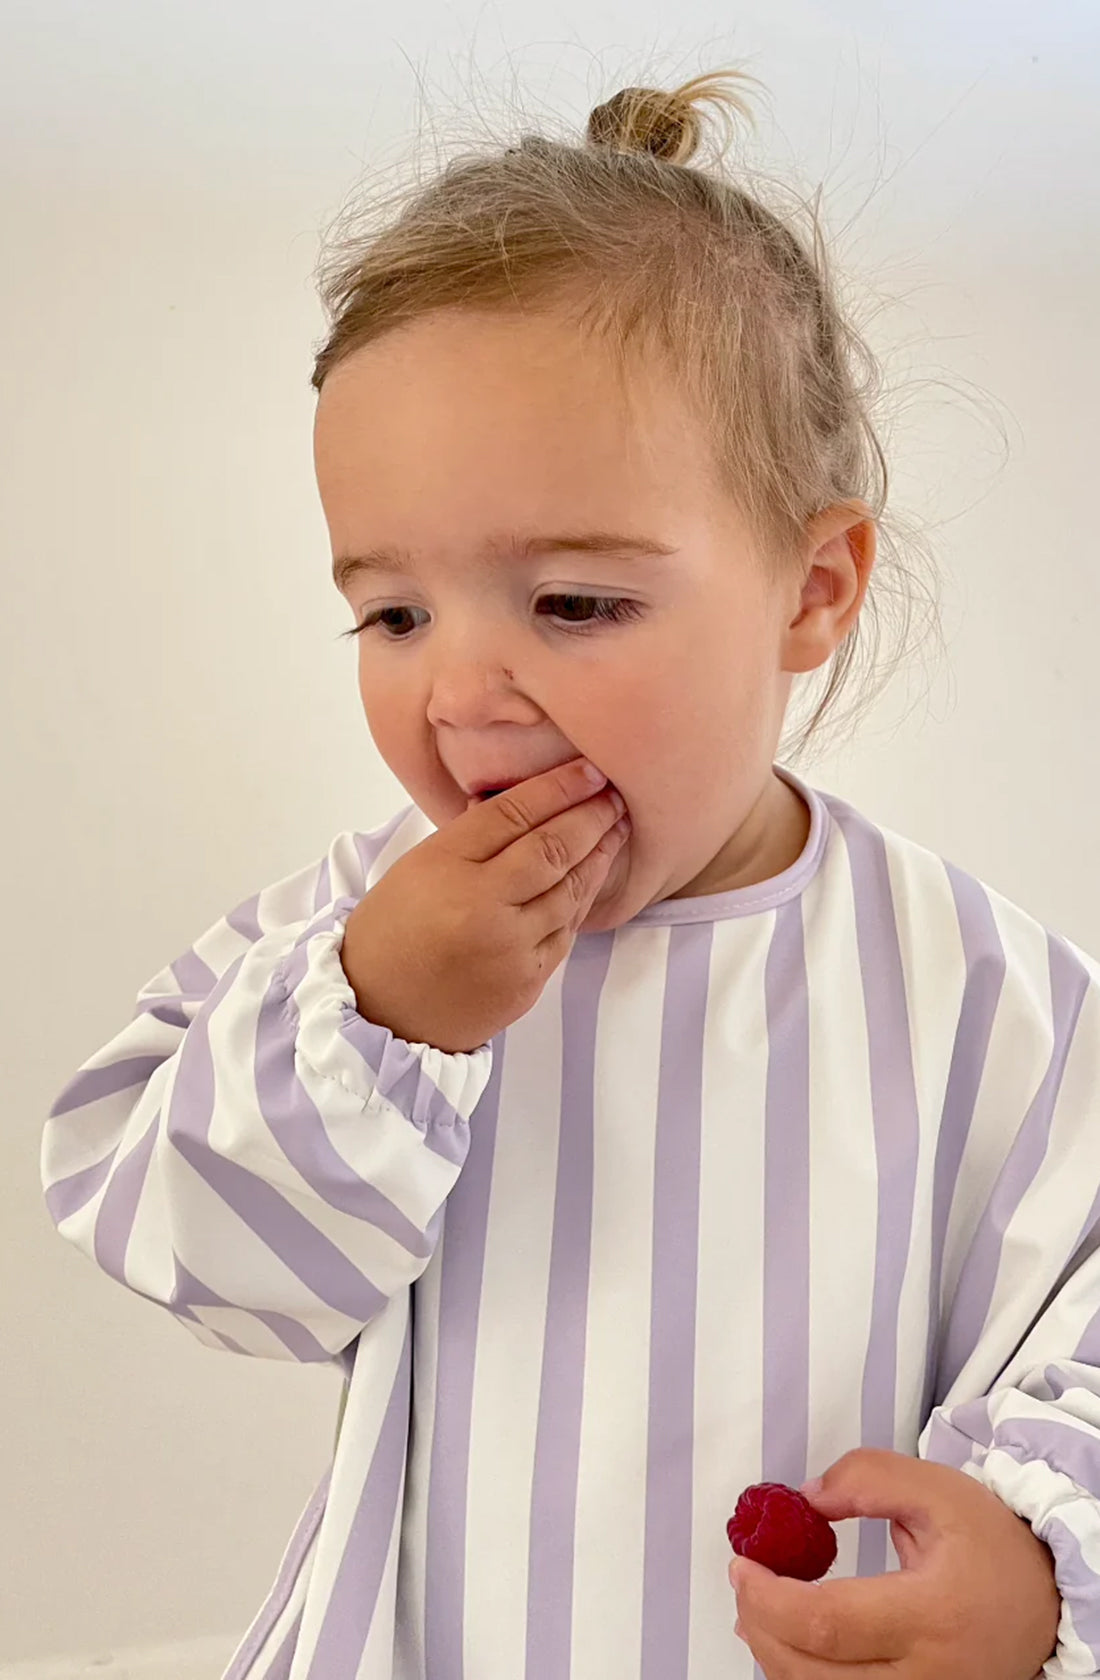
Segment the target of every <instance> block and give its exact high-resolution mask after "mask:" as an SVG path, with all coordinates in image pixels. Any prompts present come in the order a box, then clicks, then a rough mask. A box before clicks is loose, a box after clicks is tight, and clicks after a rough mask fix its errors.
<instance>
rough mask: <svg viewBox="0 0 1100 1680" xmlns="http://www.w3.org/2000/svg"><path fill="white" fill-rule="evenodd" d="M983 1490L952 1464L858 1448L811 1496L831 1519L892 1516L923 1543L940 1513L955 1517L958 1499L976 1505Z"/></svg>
mask: <svg viewBox="0 0 1100 1680" xmlns="http://www.w3.org/2000/svg"><path fill="white" fill-rule="evenodd" d="M984 1491H986V1490H984V1489H982V1488H981V1487H980V1486H979V1484H978V1483H977V1482H974V1481H973V1480H972V1479H971V1478H970V1477H965V1476H963V1475H962V1474H961V1473H960V1472H959V1471H958V1470H955V1469H952V1467H951V1466H950V1465H946V1464H933V1463H931V1462H929V1461H928V1460H927V1459H921V1458H914V1457H912V1456H911V1455H910V1454H909V1453H899V1452H892V1451H890V1450H889V1449H888V1448H886V1447H856V1448H853V1450H852V1451H851V1452H846V1453H845V1454H844V1455H843V1457H841V1458H838V1459H837V1461H836V1463H835V1464H833V1465H831V1466H830V1467H829V1469H828V1470H826V1472H825V1474H824V1476H822V1478H821V1486H820V1488H814V1489H812V1490H811V1491H809V1492H808V1493H807V1497H808V1499H809V1501H810V1503H811V1505H813V1506H814V1508H815V1509H816V1510H818V1511H820V1512H821V1514H822V1516H823V1517H825V1518H827V1520H828V1521H829V1522H840V1521H842V1520H843V1519H845V1518H848V1517H886V1518H891V1519H893V1520H895V1521H897V1522H900V1523H901V1524H902V1525H903V1526H904V1527H905V1528H906V1529H908V1530H909V1532H910V1534H912V1535H913V1536H914V1538H915V1539H916V1540H917V1541H918V1543H920V1542H927V1540H929V1539H931V1538H932V1537H933V1536H934V1534H935V1533H936V1531H937V1530H938V1529H939V1527H940V1519H941V1518H942V1517H944V1516H946V1517H948V1518H950V1517H953V1516H956V1515H957V1513H958V1509H959V1502H960V1500H968V1501H969V1502H970V1503H971V1504H972V1503H973V1502H974V1501H975V1500H979V1501H980V1499H981V1495H982V1493H983V1492H984Z"/></svg>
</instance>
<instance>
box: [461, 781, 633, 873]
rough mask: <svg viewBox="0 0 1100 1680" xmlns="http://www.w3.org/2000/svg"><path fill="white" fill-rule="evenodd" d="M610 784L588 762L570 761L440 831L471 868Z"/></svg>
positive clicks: (503, 794) (519, 783) (488, 802)
mask: <svg viewBox="0 0 1100 1680" xmlns="http://www.w3.org/2000/svg"><path fill="white" fill-rule="evenodd" d="M606 785H607V777H606V776H605V775H604V774H603V771H602V770H597V769H596V767H595V765H590V764H589V763H588V760H587V759H584V758H574V759H570V761H569V763H568V764H559V765H558V766H557V768H556V769H554V770H545V771H543V773H542V775H541V776H530V777H529V778H528V779H527V781H525V782H517V783H516V786H515V787H513V788H508V789H506V790H505V792H504V793H499V794H497V796H496V798H495V799H487V800H486V801H485V802H484V804H481V805H472V806H471V807H470V809H469V810H468V811H465V812H464V813H463V815H462V816H460V817H456V818H455V820H454V822H452V823H448V824H447V825H446V826H445V827H444V828H442V829H440V831H439V838H440V839H441V841H442V843H443V844H445V845H447V846H448V847H450V848H452V849H454V850H455V851H457V852H458V855H459V856H460V857H464V858H468V859H469V861H470V862H471V863H485V862H487V860H488V859H489V858H492V857H496V856H497V854H498V853H499V852H503V851H504V850H505V849H506V848H507V847H509V846H512V845H514V844H515V842H516V841H517V840H518V839H520V838H521V837H522V836H523V835H526V834H530V833H531V832H532V831H533V830H534V829H537V828H538V827H540V825H541V824H542V823H545V822H548V821H550V820H551V818H553V817H557V816H560V815H561V814H562V812H564V811H568V810H569V809H570V807H572V806H574V805H576V804H578V803H579V802H580V801H582V800H588V799H591V798H592V796H593V794H595V793H598V792H599V791H600V789H601V788H603V787H605V786H606Z"/></svg>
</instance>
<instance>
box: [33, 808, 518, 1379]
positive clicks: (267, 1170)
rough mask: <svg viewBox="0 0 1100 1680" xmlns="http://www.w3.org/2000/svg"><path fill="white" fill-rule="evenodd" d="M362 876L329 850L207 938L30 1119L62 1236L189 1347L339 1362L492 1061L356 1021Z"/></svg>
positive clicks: (430, 1237) (412, 1263)
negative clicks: (36, 1121) (350, 934)
mask: <svg viewBox="0 0 1100 1680" xmlns="http://www.w3.org/2000/svg"><path fill="white" fill-rule="evenodd" d="M391 827H392V825H391ZM388 837H389V829H387V830H384V831H380V833H379V834H378V835H375V836H366V837H358V838H359V841H360V843H364V842H365V843H366V844H367V845H368V846H369V845H370V843H371V842H372V841H374V842H375V845H374V851H375V853H377V851H378V850H379V849H380V847H381V844H382V842H383V841H384V840H385V839H387V838H388ZM367 861H368V863H369V862H370V861H372V860H370V859H368V860H367ZM370 873H371V871H370V869H369V868H367V869H366V870H365V864H364V858H363V857H361V856H360V853H359V851H358V849H357V845H356V837H354V836H352V835H350V834H345V835H341V836H338V837H337V839H336V840H335V841H334V842H333V845H332V847H331V848H330V850H329V853H328V855H327V857H326V858H325V859H323V860H322V862H321V864H320V865H313V866H311V867H309V868H308V869H304V870H302V871H300V872H298V873H297V874H295V875H292V876H289V877H287V878H286V879H285V880H283V881H281V882H278V883H277V884H276V885H274V886H272V887H269V888H267V889H266V890H265V891H263V892H261V893H259V894H258V895H256V897H254V898H253V899H250V900H248V901H247V902H246V903H245V904H242V905H240V906H238V907H237V908H236V909H235V910H233V911H231V912H230V913H229V914H228V915H226V916H224V917H222V918H221V919H220V920H219V921H218V922H216V923H215V924H214V925H213V926H212V927H210V928H209V929H208V930H207V931H206V932H205V933H204V934H203V935H202V936H201V938H200V939H198V940H197V941H196V943H195V945H194V946H193V947H192V948H191V949H190V950H189V951H187V952H186V953H185V954H184V955H183V956H182V957H180V958H179V959H177V961H176V962H174V963H172V964H171V965H170V966H169V967H168V968H166V969H164V970H162V971H161V972H160V973H159V974H157V975H156V976H155V977H154V978H153V979H152V980H150V981H149V982H148V983H147V984H146V985H145V986H143V987H142V989H141V991H140V993H139V994H138V999H137V1004H136V1009H135V1012H134V1015H133V1019H132V1020H131V1021H130V1023H129V1024H128V1025H127V1026H126V1027H124V1028H123V1030H122V1031H121V1032H120V1033H118V1034H117V1036H116V1037H115V1038H113V1039H111V1040H110V1042H109V1043H108V1044H106V1045H105V1046H104V1047H103V1048H102V1049H101V1050H99V1051H97V1052H96V1053H95V1054H94V1055H93V1056H91V1057H90V1058H89V1059H88V1060H87V1061H86V1062H85V1063H84V1065H83V1066H82V1067H81V1068H80V1070H79V1071H78V1072H77V1074H76V1075H75V1076H74V1078H73V1079H71V1080H70V1082H69V1083H68V1084H67V1085H66V1087H65V1088H64V1090H63V1091H62V1092H61V1094H60V1096H59V1097H58V1098H57V1100H56V1101H55V1103H54V1104H53V1107H52V1109H51V1111H50V1116H49V1119H48V1122H47V1125H46V1130H45V1136H44V1140H43V1150H42V1175H43V1183H44V1186H45V1190H46V1201H47V1206H48V1208H49V1211H50V1213H51V1216H52V1217H53V1219H54V1221H55V1223H56V1224H57V1226H58V1229H59V1230H60V1232H61V1233H62V1235H63V1236H65V1237H66V1238H68V1239H69V1240H70V1241H71V1242H73V1243H74V1244H75V1246H76V1247H77V1248H79V1249H80V1250H82V1252H84V1253H85V1254H87V1255H88V1256H89V1257H91V1258H92V1259H94V1260H95V1261H96V1262H97V1263H98V1265H100V1266H101V1267H102V1269H103V1270H104V1271H106V1272H107V1273H108V1274H109V1275H110V1276H112V1277H114V1278H116V1279H117V1280H118V1281H119V1282H121V1283H124V1284H125V1285H127V1287H129V1288H130V1289H132V1290H134V1291H135V1292H136V1293H138V1294H140V1295H144V1296H146V1297H147V1298H148V1299H150V1300H152V1301H156V1302H158V1303H159V1304H160V1305H162V1306H164V1307H167V1308H168V1310H169V1311H170V1312H172V1313H173V1314H174V1315H175V1316H176V1317H177V1318H179V1319H180V1320H181V1321H182V1322H183V1323H185V1324H186V1325H187V1326H188V1328H189V1329H190V1330H191V1331H192V1332H193V1333H194V1334H195V1335H196V1336H197V1337H198V1338H199V1339H200V1340H201V1341H203V1342H206V1343H208V1344H209V1345H212V1346H218V1347H225V1348H229V1349H231V1350H233V1351H239V1352H244V1353H249V1354H254V1355H259V1356H264V1357H272V1358H282V1359H297V1360H328V1359H330V1358H332V1357H333V1356H334V1355H336V1354H337V1353H339V1352H340V1351H341V1350H342V1349H343V1348H345V1347H347V1346H348V1344H349V1343H350V1342H351V1341H353V1340H354V1338H355V1337H356V1335H357V1334H358V1333H359V1331H360V1330H361V1329H362V1328H363V1326H364V1325H365V1324H366V1323H368V1322H369V1321H370V1320H371V1319H372V1318H373V1317H375V1315H376V1314H377V1313H378V1312H379V1311H380V1310H381V1308H382V1307H383V1306H384V1305H385V1303H386V1302H387V1300H388V1299H389V1298H390V1297H391V1296H393V1295H394V1294H395V1293H396V1292H397V1291H398V1290H400V1289H403V1288H405V1287H407V1286H408V1285H409V1284H411V1283H412V1282H414V1281H415V1279H416V1278H417V1277H418V1276H419V1275H420V1274H421V1273H422V1272H423V1270H424V1268H425V1267H426V1265H427V1263H428V1260H429V1259H430V1257H431V1254H432V1252H433V1249H434V1246H435V1242H436V1239H437V1236H438V1231H439V1226H440V1219H441V1212H442V1208H443V1205H444V1203H445V1201H446V1198H447V1195H448V1194H449V1192H450V1190H451V1188H452V1186H453V1185H454V1183H455V1182H456V1180H457V1177H458V1174H459V1172H460V1171H461V1168H462V1164H463V1162H464V1160H465V1156H466V1151H467V1149H468V1147H469V1118H470V1114H471V1112H472V1110H473V1108H474V1106H475V1105H476V1103H477V1101H478V1099H479V1097H480V1096H481V1093H482V1091H483V1090H484V1088H485V1084H486V1082H487V1080H488V1076H489V1070H490V1062H491V1052H490V1050H489V1048H488V1047H487V1046H482V1047H481V1048H479V1049H477V1050H474V1051H472V1052H470V1053H462V1052H456V1053H453V1054H451V1053H446V1052H443V1051H440V1050H437V1049H434V1048H433V1047H431V1046H428V1045H425V1044H408V1043H406V1042H405V1041H404V1040H402V1039H399V1038H396V1037H395V1036H394V1035H393V1034H392V1033H390V1032H389V1031H388V1030H387V1029H385V1028H383V1027H378V1026H374V1025H372V1024H371V1023H370V1022H368V1021H366V1020H364V1019H363V1017H362V1016H360V1015H359V1014H358V1013H357V1011H356V1008H355V996H354V993H353V991H352V988H351V986H350V984H349V982H348V979H347V977H346V975H345V973H344V970H343V967H342V965H341V959H340V951H341V945H342V941H343V934H344V927H345V925H346V922H347V918H348V916H349V915H350V913H351V911H352V910H353V909H354V907H355V905H356V903H357V902H358V900H359V899H360V898H361V897H362V894H363V892H364V890H365V886H366V885H367V884H368V882H369V876H370Z"/></svg>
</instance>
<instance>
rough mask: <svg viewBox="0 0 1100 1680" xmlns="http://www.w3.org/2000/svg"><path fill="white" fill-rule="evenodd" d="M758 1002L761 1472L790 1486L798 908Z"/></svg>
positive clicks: (797, 1258) (799, 1455)
mask: <svg viewBox="0 0 1100 1680" xmlns="http://www.w3.org/2000/svg"><path fill="white" fill-rule="evenodd" d="M764 996H765V1004H766V1008H767V1022H768V1073H767V1087H766V1109H765V1139H764V1245H763V1262H764V1290H763V1303H762V1307H763V1316H764V1323H763V1419H762V1437H761V1441H762V1451H761V1472H762V1476H763V1478H764V1479H765V1480H768V1481H776V1482H787V1483H789V1484H790V1485H791V1486H793V1487H797V1486H798V1485H799V1483H800V1482H804V1481H805V1479H806V1476H807V1474H808V1469H807V1452H808V1441H809V1432H810V1426H809V1414H810V1317H809V1313H810V1301H809V1281H810V1015H809V999H808V990H807V983H806V957H805V937H804V931H803V926H802V901H801V900H800V899H795V900H793V901H792V902H791V903H790V904H785V905H783V906H782V907H781V908H780V909H779V910H777V911H776V913H775V926H774V929H773V932H772V938H771V944H770V946H769V949H768V959H767V965H766V968H765V971H764ZM819 1468H822V1469H823V1468H824V1466H820V1467H819Z"/></svg>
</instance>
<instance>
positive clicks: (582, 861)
mask: <svg viewBox="0 0 1100 1680" xmlns="http://www.w3.org/2000/svg"><path fill="white" fill-rule="evenodd" d="M585 768H586V766H585V761H584V760H583V759H579V758H578V759H573V760H571V762H570V763H568V764H562V765H559V766H558V768H557V769H556V770H547V771H545V772H544V773H543V774H542V775H541V776H532V777H530V778H529V779H528V780H527V781H525V782H519V783H518V784H517V785H516V786H515V787H514V788H510V789H509V790H508V791H507V792H506V793H501V794H498V795H497V797H496V798H495V799H490V800H487V801H486V802H485V803H484V804H482V805H475V806H472V807H471V808H470V809H469V810H468V811H465V812H464V813H463V814H462V816H460V817H456V818H455V819H454V821H453V822H450V823H447V824H446V825H445V827H443V828H441V829H439V831H438V832H437V833H435V834H431V835H429V836H428V838H427V839H426V840H422V841H421V842H420V844H419V845H418V846H414V847H413V849H412V851H410V852H406V854H405V855H404V857H401V858H398V860H397V862H396V863H395V864H394V865H393V867H392V868H391V869H388V870H387V871H386V873H385V874H384V875H383V876H382V878H381V880H379V881H378V882H376V884H375V885H374V886H373V887H372V888H371V889H370V891H369V892H368V893H366V894H365V895H364V897H363V898H361V899H360V901H359V903H358V904H357V905H356V906H355V909H354V910H353V911H352V913H351V915H350V916H349V917H348V920H347V925H346V927H345V930H344V940H343V944H342V947H341V961H342V963H343V967H344V972H345V974H346V975H347V977H348V982H349V984H350V985H351V987H352V990H353V991H354V993H355V999H356V1007H357V1008H358V1010H359V1013H360V1014H361V1015H364V1016H365V1017H366V1018H367V1020H369V1021H374V1022H375V1023H376V1024H377V1025H378V1026H382V1027H388V1028H389V1029H390V1031H391V1032H392V1033H394V1034H396V1036H397V1037H398V1038H404V1039H407V1040H408V1041H409V1042H410V1043H422V1044H432V1045H434V1046H435V1047H436V1048H437V1049H439V1050H447V1051H456V1050H476V1049H477V1048H478V1046H479V1045H481V1044H484V1043H485V1042H486V1041H487V1040H488V1039H490V1038H492V1037H493V1035H494V1034H495V1033H498V1032H500V1031H501V1029H502V1028H503V1027H506V1026H508V1025H510V1023H511V1022H512V1021H515V1020H517V1019H518V1017H519V1016H521V1015H525V1014H526V1013H527V1011H528V1010H529V1009H530V1008H531V1006H532V1005H533V1004H534V1003H535V1002H536V1001H537V999H538V997H539V994H540V993H541V991H542V989H543V987H544V986H545V984H546V982H547V980H548V979H549V977H550V975H551V974H552V973H553V972H554V970H555V968H557V966H558V964H559V963H560V962H561V961H562V959H563V958H564V957H565V956H566V954H567V953H568V951H569V949H570V947H571V946H572V944H573V941H574V939H575V938H576V936H577V929H578V927H579V926H580V924H581V922H582V921H583V920H584V918H585V917H586V916H587V914H588V912H589V910H590V909H591V908H592V902H593V900H594V899H595V897H596V894H597V893H598V892H599V890H600V888H601V886H602V885H603V883H604V880H605V878H606V876H607V872H608V869H609V868H610V867H611V863H612V860H613V859H614V857H615V855H616V853H617V852H618V850H619V848H620V846H621V845H622V843H623V840H624V839H625V837H626V835H625V830H619V829H617V828H616V826H615V825H617V824H618V822H619V819H620V817H621V816H622V814H623V812H624V810H625V806H624V804H623V801H622V798H621V796H620V795H619V794H618V793H617V792H615V791H614V790H605V791H602V792H601V791H600V786H601V784H602V783H605V782H606V778H605V777H600V776H599V772H596V775H597V777H598V778H599V780H598V781H597V782H596V783H595V784H594V783H593V781H592V780H591V779H589V778H586V775H585Z"/></svg>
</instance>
